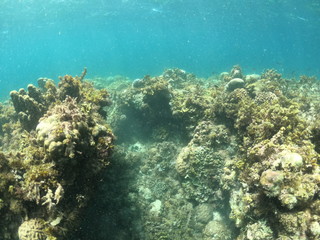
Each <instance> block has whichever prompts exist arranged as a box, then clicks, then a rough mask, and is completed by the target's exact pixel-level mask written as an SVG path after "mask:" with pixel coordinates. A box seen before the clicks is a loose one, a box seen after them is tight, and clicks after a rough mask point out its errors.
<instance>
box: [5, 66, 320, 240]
mask: <svg viewBox="0 0 320 240" xmlns="http://www.w3.org/2000/svg"><path fill="white" fill-rule="evenodd" d="M233 79H240V80H241V81H240V80H236V81H233ZM60 80H61V82H60V83H59V84H58V87H56V85H55V84H54V83H53V81H52V80H50V79H39V86H40V89H38V88H34V87H30V88H29V89H28V91H24V90H20V91H19V92H13V93H12V94H11V96H12V102H13V107H14V108H13V107H11V108H10V106H3V107H2V108H0V110H1V115H2V116H1V118H0V119H1V121H2V122H3V123H4V124H3V126H2V132H1V133H2V134H1V135H0V136H1V139H0V140H1V141H0V142H1V149H2V153H0V163H1V164H0V165H1V171H0V175H1V177H2V179H3V180H2V181H1V183H0V210H1V211H2V212H3V219H5V220H6V221H8V220H10V221H11V223H12V224H10V225H9V224H8V225H6V224H4V225H3V227H2V228H0V234H1V236H4V237H3V239H18V234H19V236H20V239H32V236H36V235H35V234H38V238H49V239H50V238H52V239H57V238H59V239H63V238H65V237H66V236H71V235H70V234H69V235H68V233H71V232H72V230H73V229H74V228H75V226H77V225H78V224H81V223H80V222H79V221H78V220H79V219H80V216H81V214H82V212H83V211H82V210H83V209H84V207H85V206H88V211H87V212H86V215H85V216H86V219H89V220H88V221H86V222H84V223H82V224H81V228H79V229H78V231H77V232H78V234H75V235H76V238H79V239H93V238H92V236H94V239H95V240H97V239H108V237H109V238H110V236H112V238H113V240H123V239H141V240H158V239H167V240H171V239H175V240H176V239H177V240H179V239H181V240H182V239H183V240H188V239H189V240H191V239H192V240H193V239H203V240H207V239H219V240H234V239H236V240H259V239H261V240H262V239H265V240H289V239H290V240H295V239H296V240H298V239H299V240H300V239H302V240H316V239H319V237H320V200H319V192H320V168H319V160H320V155H319V154H320V124H319V121H318V119H319V118H320V107H319V106H320V100H319V92H320V83H319V81H318V80H317V79H316V78H315V77H308V76H301V78H300V79H299V80H293V79H286V78H284V77H282V76H281V74H279V73H277V72H276V71H275V70H273V69H271V70H266V71H265V72H263V73H261V74H259V75H257V74H250V75H244V73H243V71H242V69H241V68H240V66H238V65H236V66H234V67H233V68H232V69H231V71H230V72H226V73H223V74H220V75H219V76H212V77H210V78H208V79H201V78H197V77H196V76H195V75H193V74H190V73H187V72H185V71H184V70H181V69H168V70H166V71H165V72H164V73H163V74H161V75H160V76H155V77H152V76H145V77H143V78H139V79H136V80H135V81H129V80H128V79H124V78H121V80H119V81H112V80H110V79H109V80H106V81H104V80H103V79H98V80H97V81H98V84H99V88H102V84H104V87H105V88H106V89H108V92H107V91H106V90H104V89H100V90H96V89H94V88H93V86H92V84H91V83H88V82H85V81H83V77H80V78H78V77H76V78H73V77H71V76H65V77H63V78H61V79H60ZM92 81H93V82H94V79H92ZM234 82H236V84H235V85H233V84H234ZM239 82H241V84H240V85H238V83H239ZM108 93H110V95H111V98H112V100H113V104H112V105H110V100H109V95H108ZM39 99H41V100H39ZM39 103H41V104H42V106H41V110H40V111H38V112H35V113H36V114H35V116H32V114H31V113H32V109H33V108H35V107H37V106H38V104H39ZM27 105H28V106H29V105H30V107H26V109H25V108H23V106H27ZM10 109H11V110H10ZM13 109H15V111H16V113H13ZM6 116H7V117H6ZM8 116H10V117H8ZM23 116H24V117H23ZM105 116H108V118H107V119H105ZM32 117H35V118H34V119H33V120H32V121H31V119H32ZM33 121H36V123H34V122H33ZM106 122H107V123H108V124H109V125H110V127H111V128H112V130H113V133H114V134H115V136H116V137H117V141H116V143H115V145H113V144H114V143H113V139H114V137H113V134H112V132H111V130H110V128H109V125H107V124H106ZM17 133H18V134H19V136H21V137H19V138H17V137H16V136H17ZM111 149H113V155H112V157H110V152H111ZM109 161H111V162H112V164H110V166H108V171H106V172H105V173H104V174H103V175H101V173H102V169H103V168H104V167H105V165H107V164H108V163H109ZM100 177H101V178H100ZM100 179H101V181H100V182H99V186H98V187H97V188H95V189H94V190H95V192H94V193H93V188H92V187H91V186H95V184H96V183H97V180H100ZM91 184H93V185H91ZM93 194H94V199H92V202H91V203H92V204H88V203H89V202H88V201H89V199H90V196H93ZM62 213H63V214H62ZM21 217H22V218H21ZM19 226H20V227H19ZM81 229H83V230H82V231H81Z"/></svg>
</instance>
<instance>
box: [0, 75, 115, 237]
mask: <svg viewBox="0 0 320 240" xmlns="http://www.w3.org/2000/svg"><path fill="white" fill-rule="evenodd" d="M84 76H85V71H84V73H83V74H82V75H81V77H75V78H73V77H71V76H65V77H63V78H61V82H60V83H59V84H58V87H56V86H55V84H54V82H53V81H51V80H50V79H39V85H40V86H41V88H36V87H35V86H33V85H29V86H28V92H26V91H24V90H20V91H19V92H15V91H13V92H12V93H11V98H12V103H13V106H14V109H15V111H16V114H17V116H18V117H17V118H13V119H11V120H10V121H9V122H7V123H6V124H7V126H5V128H3V129H4V135H3V137H2V138H1V142H2V143H3V144H2V146H1V147H2V149H3V151H5V153H4V154H2V155H1V156H2V157H1V161H2V164H1V165H0V166H1V169H0V170H1V172H0V175H3V176H5V177H3V178H2V180H1V184H0V189H1V190H0V198H1V200H2V201H3V204H2V212H3V216H4V217H3V219H4V220H5V221H7V224H10V228H7V226H6V224H4V225H3V227H1V228H0V234H1V239H16V237H15V236H17V234H19V238H20V239H25V240H32V239H52V240H53V239H58V238H59V239H65V238H67V236H68V234H70V233H71V232H72V231H73V229H74V228H75V227H76V226H77V224H79V221H80V215H81V213H82V211H83V209H84V207H85V206H86V204H87V202H88V201H89V200H90V197H91V196H92V195H93V192H92V187H94V185H95V184H96V183H97V178H99V176H100V174H101V172H102V170H103V169H104V168H105V167H106V166H107V165H108V163H109V158H110V154H111V150H112V148H113V145H112V142H113V138H114V136H113V134H112V132H111V130H110V128H109V127H108V125H107V124H106V123H105V119H104V117H105V115H104V114H103V111H102V110H101V109H102V108H103V107H105V106H106V105H107V103H108V102H109V101H108V96H109V95H108V93H107V92H106V91H105V90H95V89H93V86H92V84H89V83H86V82H84V81H83V78H84ZM86 94H92V96H91V95H90V96H89V95H86ZM21 116H24V117H25V118H22V117H21ZM18 121H19V122H18ZM17 134H18V135H17ZM10 136H12V138H10ZM15 218H20V219H29V218H31V219H30V220H26V221H25V222H24V223H22V225H21V226H20V227H19V225H18V224H19V222H20V221H14V222H12V223H11V221H8V219H15ZM49 223H50V224H49ZM18 227H19V231H18ZM9 229H10V230H9ZM18 232H19V233H18ZM3 236H8V237H3Z"/></svg>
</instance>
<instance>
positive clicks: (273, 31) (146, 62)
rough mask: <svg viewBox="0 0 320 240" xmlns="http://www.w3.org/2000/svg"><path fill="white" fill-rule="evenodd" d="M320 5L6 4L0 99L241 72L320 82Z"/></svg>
mask: <svg viewBox="0 0 320 240" xmlns="http://www.w3.org/2000/svg"><path fill="white" fill-rule="evenodd" d="M319 41H320V3H319V2H318V1H315V0H291V1H286V0H272V1H271V0H269V1H266V0H265V1H256V0H228V1H223V0H206V1H205V0H198V1H194V0H163V1H161V0H122V1H121V0H77V1H76V0H74V1H68V0H47V1H40V0H2V1H1V2H0V83H1V93H0V97H1V98H6V97H7V96H8V93H9V91H10V90H12V89H19V88H21V87H25V86H26V85H27V84H28V83H36V79H37V78H38V77H49V78H53V79H57V77H58V76H59V75H64V74H72V75H76V74H80V73H81V71H82V69H83V67H85V66H86V67H87V68H88V75H87V77H95V76H109V75H118V74H120V75H124V76H128V77H130V78H137V77H142V76H143V75H146V74H150V75H156V74H160V73H161V72H162V71H163V70H164V69H165V68H171V67H179V68H182V69H185V70H186V71H188V72H193V73H195V74H196V75H197V76H203V77H206V76H209V75H211V74H212V73H219V72H221V71H226V70H229V69H230V68H231V67H232V66H233V65H234V64H240V65H241V66H242V68H243V69H244V71H245V72H246V73H254V72H256V73H260V72H261V71H263V70H264V69H269V68H275V69H277V70H278V71H279V72H280V73H283V74H284V75H286V76H288V77H297V76H299V75H300V74H306V75H317V76H319V75H320V70H319V65H318V62H319V60H320V50H319Z"/></svg>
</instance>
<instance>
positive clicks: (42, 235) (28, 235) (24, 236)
mask: <svg viewBox="0 0 320 240" xmlns="http://www.w3.org/2000/svg"><path fill="white" fill-rule="evenodd" d="M18 235H19V239H20V240H47V239H52V240H53V239H55V237H53V236H51V235H50V233H49V232H48V226H47V224H46V223H45V221H44V220H42V219H39V218H34V219H30V220H27V221H24V222H23V223H22V224H21V225H20V227H19V230H18Z"/></svg>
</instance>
